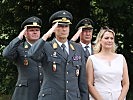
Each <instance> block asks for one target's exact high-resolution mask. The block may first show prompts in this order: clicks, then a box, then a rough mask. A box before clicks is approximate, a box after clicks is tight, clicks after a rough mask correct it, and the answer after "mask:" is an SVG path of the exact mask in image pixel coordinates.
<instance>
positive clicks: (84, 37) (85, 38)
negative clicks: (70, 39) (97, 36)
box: [80, 28, 93, 44]
mask: <svg viewBox="0 0 133 100" xmlns="http://www.w3.org/2000/svg"><path fill="white" fill-rule="evenodd" d="M92 33H93V29H87V28H83V29H82V33H81V34H80V41H81V42H82V43H84V44H89V43H90V42H91V40H92Z"/></svg>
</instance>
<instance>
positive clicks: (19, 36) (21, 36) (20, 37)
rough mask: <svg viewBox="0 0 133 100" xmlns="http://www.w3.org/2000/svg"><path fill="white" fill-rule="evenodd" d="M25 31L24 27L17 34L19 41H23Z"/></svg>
mask: <svg viewBox="0 0 133 100" xmlns="http://www.w3.org/2000/svg"><path fill="white" fill-rule="evenodd" d="M26 30H27V27H25V28H24V29H23V30H22V31H21V32H20V33H19V35H18V38H19V39H21V40H22V39H23V36H24V35H25V32H26Z"/></svg>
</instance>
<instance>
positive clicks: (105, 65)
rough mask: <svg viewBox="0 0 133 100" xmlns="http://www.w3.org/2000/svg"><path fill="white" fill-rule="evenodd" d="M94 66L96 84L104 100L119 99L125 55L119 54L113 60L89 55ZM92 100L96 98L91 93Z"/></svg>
mask: <svg viewBox="0 0 133 100" xmlns="http://www.w3.org/2000/svg"><path fill="white" fill-rule="evenodd" d="M89 58H91V60H92V62H93V68H94V86H95V88H96V90H97V91H98V92H99V93H100V95H101V96H102V97H103V100H118V97H119V96H120V93H121V90H122V86H121V81H122V75H123V55H121V54H117V57H116V58H114V59H113V60H112V61H111V62H109V61H107V60H103V59H100V58H98V57H96V56H95V55H91V56H89ZM90 100H94V99H93V97H92V96H91V95H90Z"/></svg>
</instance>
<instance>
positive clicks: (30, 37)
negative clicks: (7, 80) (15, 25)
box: [3, 16, 43, 100]
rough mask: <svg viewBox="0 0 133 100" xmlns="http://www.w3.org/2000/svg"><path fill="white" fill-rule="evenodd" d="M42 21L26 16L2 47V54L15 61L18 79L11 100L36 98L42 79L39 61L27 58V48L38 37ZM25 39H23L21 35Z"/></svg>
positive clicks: (34, 99) (32, 99) (31, 99)
mask: <svg viewBox="0 0 133 100" xmlns="http://www.w3.org/2000/svg"><path fill="white" fill-rule="evenodd" d="M41 25H42V21H41V19H40V18H38V17H36V16H32V17H29V18H27V19H26V20H25V21H24V22H23V23H22V25H21V29H22V31H21V32H20V34H19V35H18V37H16V38H15V39H13V40H12V41H11V42H10V43H9V45H8V46H7V47H6V48H5V49H4V51H3V56H4V57H5V58H7V59H9V60H12V61H14V62H15V63H16V66H17V69H18V80H17V83H16V87H15V91H14V93H13V96H12V100H37V98H38V93H39V91H40V87H41V84H42V79H43V69H42V66H41V63H36V62H35V61H34V60H32V59H30V58H28V50H29V49H30V47H31V46H32V45H33V44H34V43H35V42H36V41H37V40H38V39H39V38H40V28H41ZM24 36H25V40H26V41H23V37H24Z"/></svg>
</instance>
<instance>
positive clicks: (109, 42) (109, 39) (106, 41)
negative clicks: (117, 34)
mask: <svg viewBox="0 0 133 100" xmlns="http://www.w3.org/2000/svg"><path fill="white" fill-rule="evenodd" d="M100 44H101V47H102V49H112V48H113V45H114V35H113V33H112V32H108V31H107V32H105V33H104V34H103V37H102V38H101V40H100Z"/></svg>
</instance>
